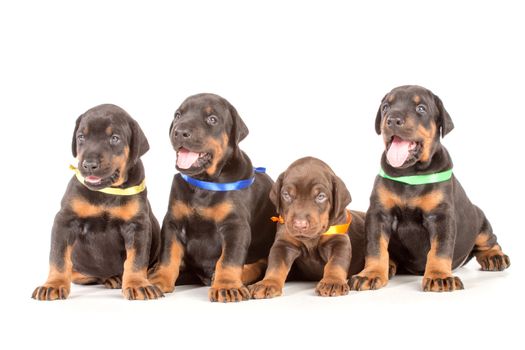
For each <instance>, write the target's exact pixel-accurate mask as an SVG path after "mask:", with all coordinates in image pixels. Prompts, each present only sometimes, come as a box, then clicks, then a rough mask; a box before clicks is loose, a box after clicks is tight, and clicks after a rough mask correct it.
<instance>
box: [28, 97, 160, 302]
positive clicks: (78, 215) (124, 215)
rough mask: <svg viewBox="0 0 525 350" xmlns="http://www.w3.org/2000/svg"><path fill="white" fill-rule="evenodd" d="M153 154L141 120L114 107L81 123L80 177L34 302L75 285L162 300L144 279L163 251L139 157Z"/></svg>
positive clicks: (72, 185) (69, 192) (76, 146)
mask: <svg viewBox="0 0 525 350" xmlns="http://www.w3.org/2000/svg"><path fill="white" fill-rule="evenodd" d="M148 149H149V145H148V141H147V140H146V137H145V136H144V133H143V132H142V130H141V129H140V127H139V125H138V124H137V122H136V121H135V120H133V119H132V118H131V117H130V116H129V115H128V114H127V113H126V112H125V111H124V110H122V109H121V108H119V107H117V106H114V105H100V106H97V107H94V108H92V109H90V110H88V111H87V112H86V113H84V114H83V115H81V116H80V117H79V118H78V119H77V121H76V126H75V131H74V132H73V144H72V151H73V156H74V157H78V170H77V175H76V176H73V178H72V179H71V180H70V181H69V185H68V187H67V189H66V193H65V195H64V197H63V198H62V203H61V209H60V211H59V212H58V214H57V215H56V217H55V222H54V224H53V229H52V236H51V253H50V258H49V265H50V268H49V277H48V279H47V281H46V283H45V284H44V285H42V286H40V287H38V288H36V289H35V291H34V292H33V298H35V299H38V300H55V299H65V298H67V296H68V295H69V292H70V288H71V281H73V282H74V283H78V284H97V283H103V284H105V286H106V287H108V288H121V287H122V293H123V295H124V297H125V298H127V299H156V298H159V297H161V296H162V295H163V294H162V292H161V291H160V290H159V289H158V288H157V287H155V286H153V285H152V284H151V283H150V282H149V281H148V280H147V269H148V268H149V267H150V266H152V265H153V264H154V263H155V262H156V259H157V257H158V254H159V251H160V227H159V224H158V222H157V220H156V219H155V217H154V216H153V213H152V212H151V208H150V204H149V202H148V199H147V196H146V193H147V191H146V189H145V183H144V167H143V166H142V162H141V160H140V159H139V158H140V156H142V155H143V154H144V153H146V151H147V150H148Z"/></svg>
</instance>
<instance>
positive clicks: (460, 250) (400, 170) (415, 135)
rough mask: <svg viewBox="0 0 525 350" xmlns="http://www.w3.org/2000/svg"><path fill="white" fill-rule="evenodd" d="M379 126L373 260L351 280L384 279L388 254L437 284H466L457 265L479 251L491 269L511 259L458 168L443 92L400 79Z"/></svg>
mask: <svg viewBox="0 0 525 350" xmlns="http://www.w3.org/2000/svg"><path fill="white" fill-rule="evenodd" d="M375 126H376V131H377V133H378V134H382V135H383V140H384V143H385V152H384V153H383V156H382V158H381V168H382V170H381V172H380V174H379V175H378V176H377V177H376V180H375V184H374V188H373V191H372V195H371V197H370V207H369V209H368V212H367V215H366V234H367V250H366V254H367V256H366V265H365V269H364V270H363V271H361V272H360V273H359V274H358V275H356V276H354V277H352V279H351V286H352V288H353V289H356V290H366V289H378V288H381V287H383V286H384V285H385V284H386V283H387V281H388V268H389V266H388V263H389V257H390V259H391V260H392V261H393V262H394V263H395V264H397V265H398V269H399V271H400V272H405V273H410V274H417V275H423V290H424V291H435V292H441V291H453V290H457V289H463V283H462V282H461V280H460V279H459V278H458V277H456V276H453V275H452V269H455V268H457V267H459V266H461V265H463V264H465V263H467V262H468V261H469V260H470V259H471V258H472V257H473V256H475V257H476V259H477V260H478V262H479V263H480V265H481V268H482V270H485V271H501V270H504V269H506V268H507V267H509V266H510V260H509V258H508V256H507V255H505V254H504V253H503V252H502V250H501V247H500V246H499V244H498V242H497V239H496V236H495V235H494V233H493V231H492V227H491V225H490V223H489V221H488V220H487V218H486V217H485V215H484V214H483V212H482V211H481V209H479V208H478V207H477V206H475V205H473V204H472V203H471V202H470V200H469V199H468V197H467V195H466V194H465V191H464V190H463V188H462V187H461V185H460V183H459V181H458V180H457V179H456V177H455V176H454V175H453V174H452V160H451V158H450V155H449V153H448V151H447V150H446V149H445V147H443V145H442V144H441V142H440V138H441V137H444V136H445V135H447V134H448V133H449V132H450V131H452V129H453V128H454V124H453V123H452V119H451V118H450V115H449V114H448V112H447V111H446V110H445V108H444V106H443V103H442V102H441V100H440V99H439V97H437V96H436V95H434V94H433V93H432V92H431V91H429V90H427V89H425V88H423V87H420V86H414V85H407V86H400V87H397V88H395V89H393V90H392V91H391V92H389V93H388V94H386V96H385V97H384V98H383V100H382V102H381V105H380V107H379V110H378V112H377V116H376V122H375Z"/></svg>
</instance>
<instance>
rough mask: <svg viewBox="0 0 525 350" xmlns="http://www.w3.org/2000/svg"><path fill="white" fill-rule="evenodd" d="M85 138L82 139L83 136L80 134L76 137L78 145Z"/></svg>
mask: <svg viewBox="0 0 525 350" xmlns="http://www.w3.org/2000/svg"><path fill="white" fill-rule="evenodd" d="M85 139H86V138H85V137H84V135H82V134H80V135H77V142H78V143H82V142H84V140H85Z"/></svg>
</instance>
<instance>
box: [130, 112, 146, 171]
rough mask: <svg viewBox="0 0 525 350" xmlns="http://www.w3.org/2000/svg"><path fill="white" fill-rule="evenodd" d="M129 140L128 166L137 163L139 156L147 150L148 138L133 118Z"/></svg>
mask: <svg viewBox="0 0 525 350" xmlns="http://www.w3.org/2000/svg"><path fill="white" fill-rule="evenodd" d="M130 127H131V142H130V153H129V164H130V166H132V165H134V164H135V163H137V161H138V160H139V158H140V157H142V155H144V153H146V152H147V151H148V150H149V143H148V139H146V135H144V132H143V131H142V129H141V128H140V126H139V124H138V123H137V122H136V121H135V120H131V122H130Z"/></svg>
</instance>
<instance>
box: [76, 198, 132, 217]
mask: <svg viewBox="0 0 525 350" xmlns="http://www.w3.org/2000/svg"><path fill="white" fill-rule="evenodd" d="M71 209H72V210H73V212H75V214H76V215H77V216H78V217H81V218H88V217H97V216H102V215H104V214H108V215H109V216H111V217H112V218H116V219H122V220H124V221H129V220H131V219H132V218H133V217H135V216H136V215H137V213H138V212H139V210H140V203H139V201H138V199H132V200H130V201H129V202H128V203H126V204H124V205H121V206H117V207H110V206H104V205H94V204H91V203H89V202H87V201H85V200H83V199H80V198H75V199H73V200H72V201H71Z"/></svg>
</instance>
